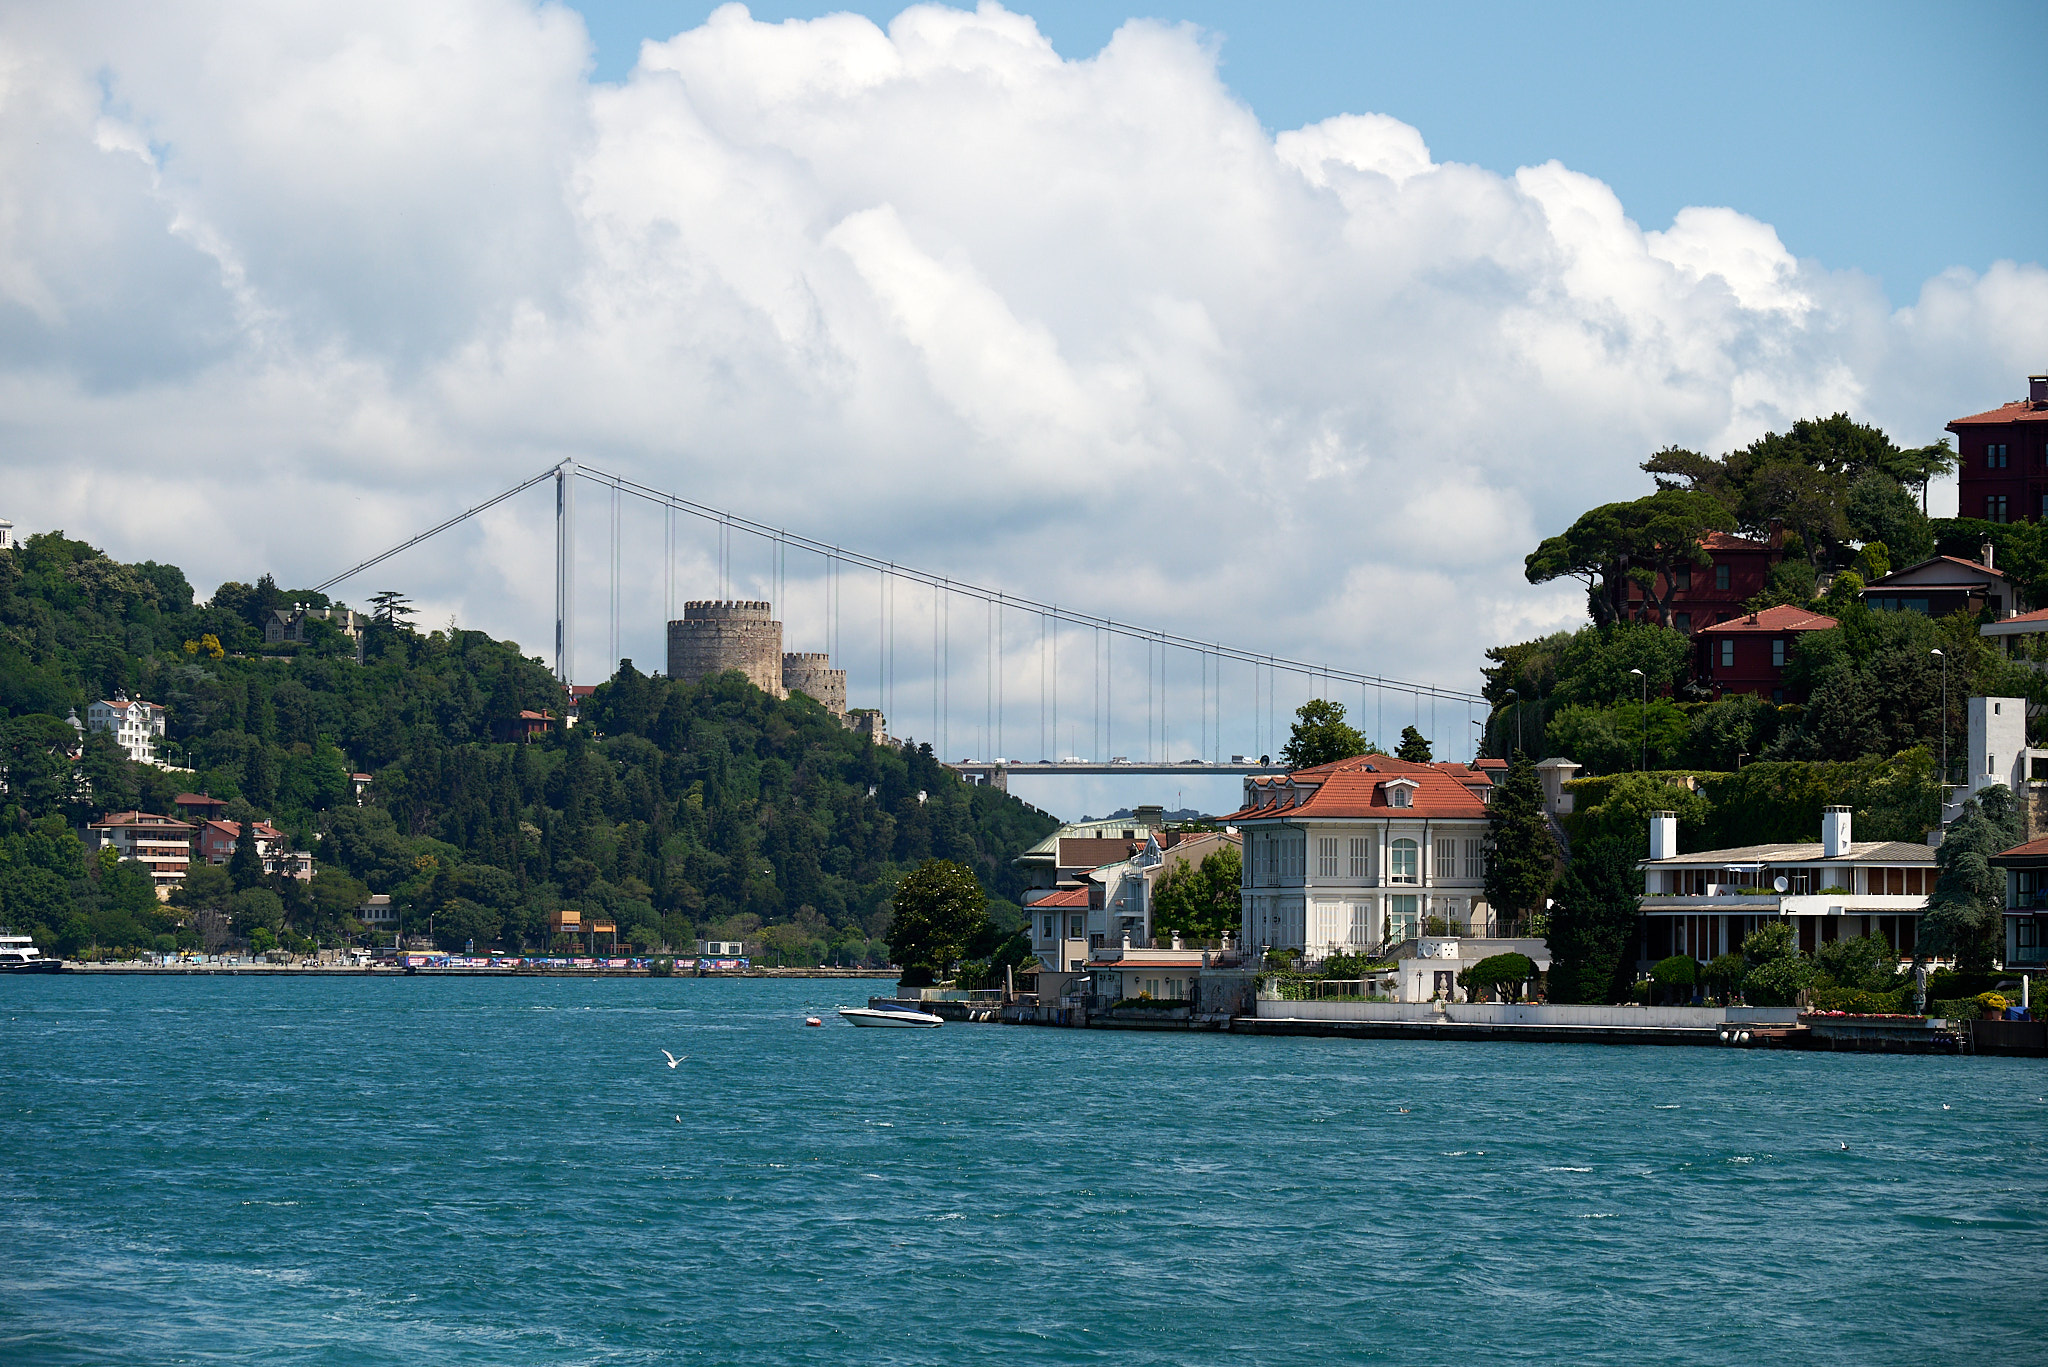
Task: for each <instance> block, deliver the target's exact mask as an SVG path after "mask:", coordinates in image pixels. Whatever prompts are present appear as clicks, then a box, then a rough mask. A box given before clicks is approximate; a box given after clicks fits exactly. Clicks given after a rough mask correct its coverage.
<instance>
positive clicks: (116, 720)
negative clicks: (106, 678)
mask: <svg viewBox="0 0 2048 1367" xmlns="http://www.w3.org/2000/svg"><path fill="white" fill-rule="evenodd" d="M85 725H86V729H87V730H89V731H104V732H106V733H107V734H108V735H110V736H112V737H113V738H114V741H115V743H116V744H118V745H119V746H120V747H121V748H122V749H123V750H125V751H127V752H128V758H129V759H131V760H134V761H135V762H136V763H137V764H154V763H156V740H157V737H159V736H161V735H163V733H164V710H163V708H161V707H159V706H157V705H156V704H155V703H153V702H144V701H143V700H142V699H140V698H130V697H129V696H128V695H127V694H125V693H116V694H115V695H114V696H113V697H112V698H108V699H104V700H102V701H100V702H95V703H92V704H90V705H88V706H87V707H86V709H85Z"/></svg>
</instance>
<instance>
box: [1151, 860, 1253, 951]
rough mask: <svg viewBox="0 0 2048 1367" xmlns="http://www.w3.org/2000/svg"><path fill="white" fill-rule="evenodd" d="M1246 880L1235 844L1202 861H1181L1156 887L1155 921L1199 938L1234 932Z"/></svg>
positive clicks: (1215, 936)
mask: <svg viewBox="0 0 2048 1367" xmlns="http://www.w3.org/2000/svg"><path fill="white" fill-rule="evenodd" d="M1243 881H1244V867H1243V862H1242V860H1240V858H1239V857H1238V853H1237V846H1235V845H1232V844H1228V843H1225V844H1223V845H1220V846H1218V847H1217V848H1216V849H1214V850H1212V851H1210V852H1209V853H1208V854H1206V855H1204V856H1202V862H1201V863H1200V864H1188V863H1182V864H1177V865H1175V866H1174V867H1173V868H1171V869H1169V870H1168V871H1167V873H1166V876H1165V877H1163V878H1161V879H1160V880H1159V886H1158V887H1156V888H1154V889H1153V892H1152V909H1153V910H1152V920H1153V923H1154V924H1155V925H1157V926H1158V927H1159V928H1161V929H1162V930H1166V931H1168V932H1178V933H1180V934H1182V935H1186V936H1190V937H1192V938H1194V939H1197V940H1207V941H1216V940H1221V939H1222V938H1223V937H1224V936H1225V935H1234V934H1236V933H1237V928H1238V924H1239V921H1240V915H1239V904H1240V901H1241V898H1242V884H1243Z"/></svg>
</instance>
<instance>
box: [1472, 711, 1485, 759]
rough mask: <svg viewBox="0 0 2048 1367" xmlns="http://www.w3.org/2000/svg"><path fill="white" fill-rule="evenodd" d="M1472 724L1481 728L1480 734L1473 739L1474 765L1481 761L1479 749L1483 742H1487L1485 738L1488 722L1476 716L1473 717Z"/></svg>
mask: <svg viewBox="0 0 2048 1367" xmlns="http://www.w3.org/2000/svg"><path fill="white" fill-rule="evenodd" d="M1472 724H1473V725H1474V726H1476V727H1478V728H1479V734H1478V735H1477V736H1475V737H1473V740H1472V763H1473V764H1474V765H1477V764H1478V763H1479V749H1480V746H1481V745H1482V744H1483V743H1484V742H1485V740H1486V723H1485V722H1483V721H1481V720H1479V718H1477V717H1474V718H1473V719H1472Z"/></svg>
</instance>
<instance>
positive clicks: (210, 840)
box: [192, 821, 313, 882]
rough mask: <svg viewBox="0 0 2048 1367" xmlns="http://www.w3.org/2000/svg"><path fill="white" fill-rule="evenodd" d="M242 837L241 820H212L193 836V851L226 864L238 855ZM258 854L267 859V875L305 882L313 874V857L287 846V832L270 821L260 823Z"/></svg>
mask: <svg viewBox="0 0 2048 1367" xmlns="http://www.w3.org/2000/svg"><path fill="white" fill-rule="evenodd" d="M241 838H242V826H241V823H240V822H238V821H208V822H205V823H204V824H202V825H201V826H200V827H199V831H198V834H197V835H195V836H194V837H193V842H192V843H193V854H194V855H195V856H196V857H197V858H198V859H202V860H204V861H205V862H206V863H209V864H218V865H223V866H224V865H226V863H227V862H228V860H230V859H232V858H234V854H235V842H236V841H237V840H240V839H241ZM256 857H257V858H258V859H261V860H262V861H263V871H264V872H265V873H267V874H272V875H280V876H282V877H285V878H296V879H299V880H300V881H301V882H304V881H307V880H309V879H311V878H312V876H313V857H312V856H311V855H309V854H300V853H297V852H296V851H293V850H289V849H286V848H285V843H284V832H283V831H280V830H279V829H277V827H275V826H273V825H271V824H270V823H269V822H267V821H259V822H257V823H256Z"/></svg>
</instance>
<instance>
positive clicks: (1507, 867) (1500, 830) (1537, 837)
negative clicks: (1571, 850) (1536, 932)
mask: <svg viewBox="0 0 2048 1367" xmlns="http://www.w3.org/2000/svg"><path fill="white" fill-rule="evenodd" d="M1486 845H1487V855H1486V901H1487V904H1488V905H1489V906H1490V907H1492V909H1493V912H1494V915H1496V916H1497V917H1499V918H1501V920H1502V921H1503V922H1505V923H1507V924H1508V925H1510V926H1519V925H1522V924H1525V923H1526V922H1527V920H1528V918H1529V917H1531V916H1534V915H1535V914H1536V913H1538V912H1540V911H1542V910H1543V901H1544V898H1546V897H1547V896H1549V894H1550V883H1551V878H1552V876H1553V874H1554V872H1555V867H1556V861H1555V851H1556V846H1555V844H1554V843H1553V842H1552V840H1551V838H1550V821H1549V818H1548V817H1546V816H1545V815H1544V811H1543V785H1542V782H1541V781H1540V780H1539V779H1538V778H1537V777H1536V765H1535V764H1534V762H1532V761H1531V760H1530V758H1529V756H1528V755H1527V754H1526V753H1524V752H1523V751H1520V750H1517V751H1515V757H1514V761H1513V762H1512V763H1511V764H1510V765H1509V767H1508V776H1507V778H1506V780H1504V781H1503V782H1502V783H1501V784H1500V786H1499V787H1498V788H1496V789H1495V790H1494V794H1493V800H1492V801H1491V802H1489V803H1488V804H1487V809H1486Z"/></svg>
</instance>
